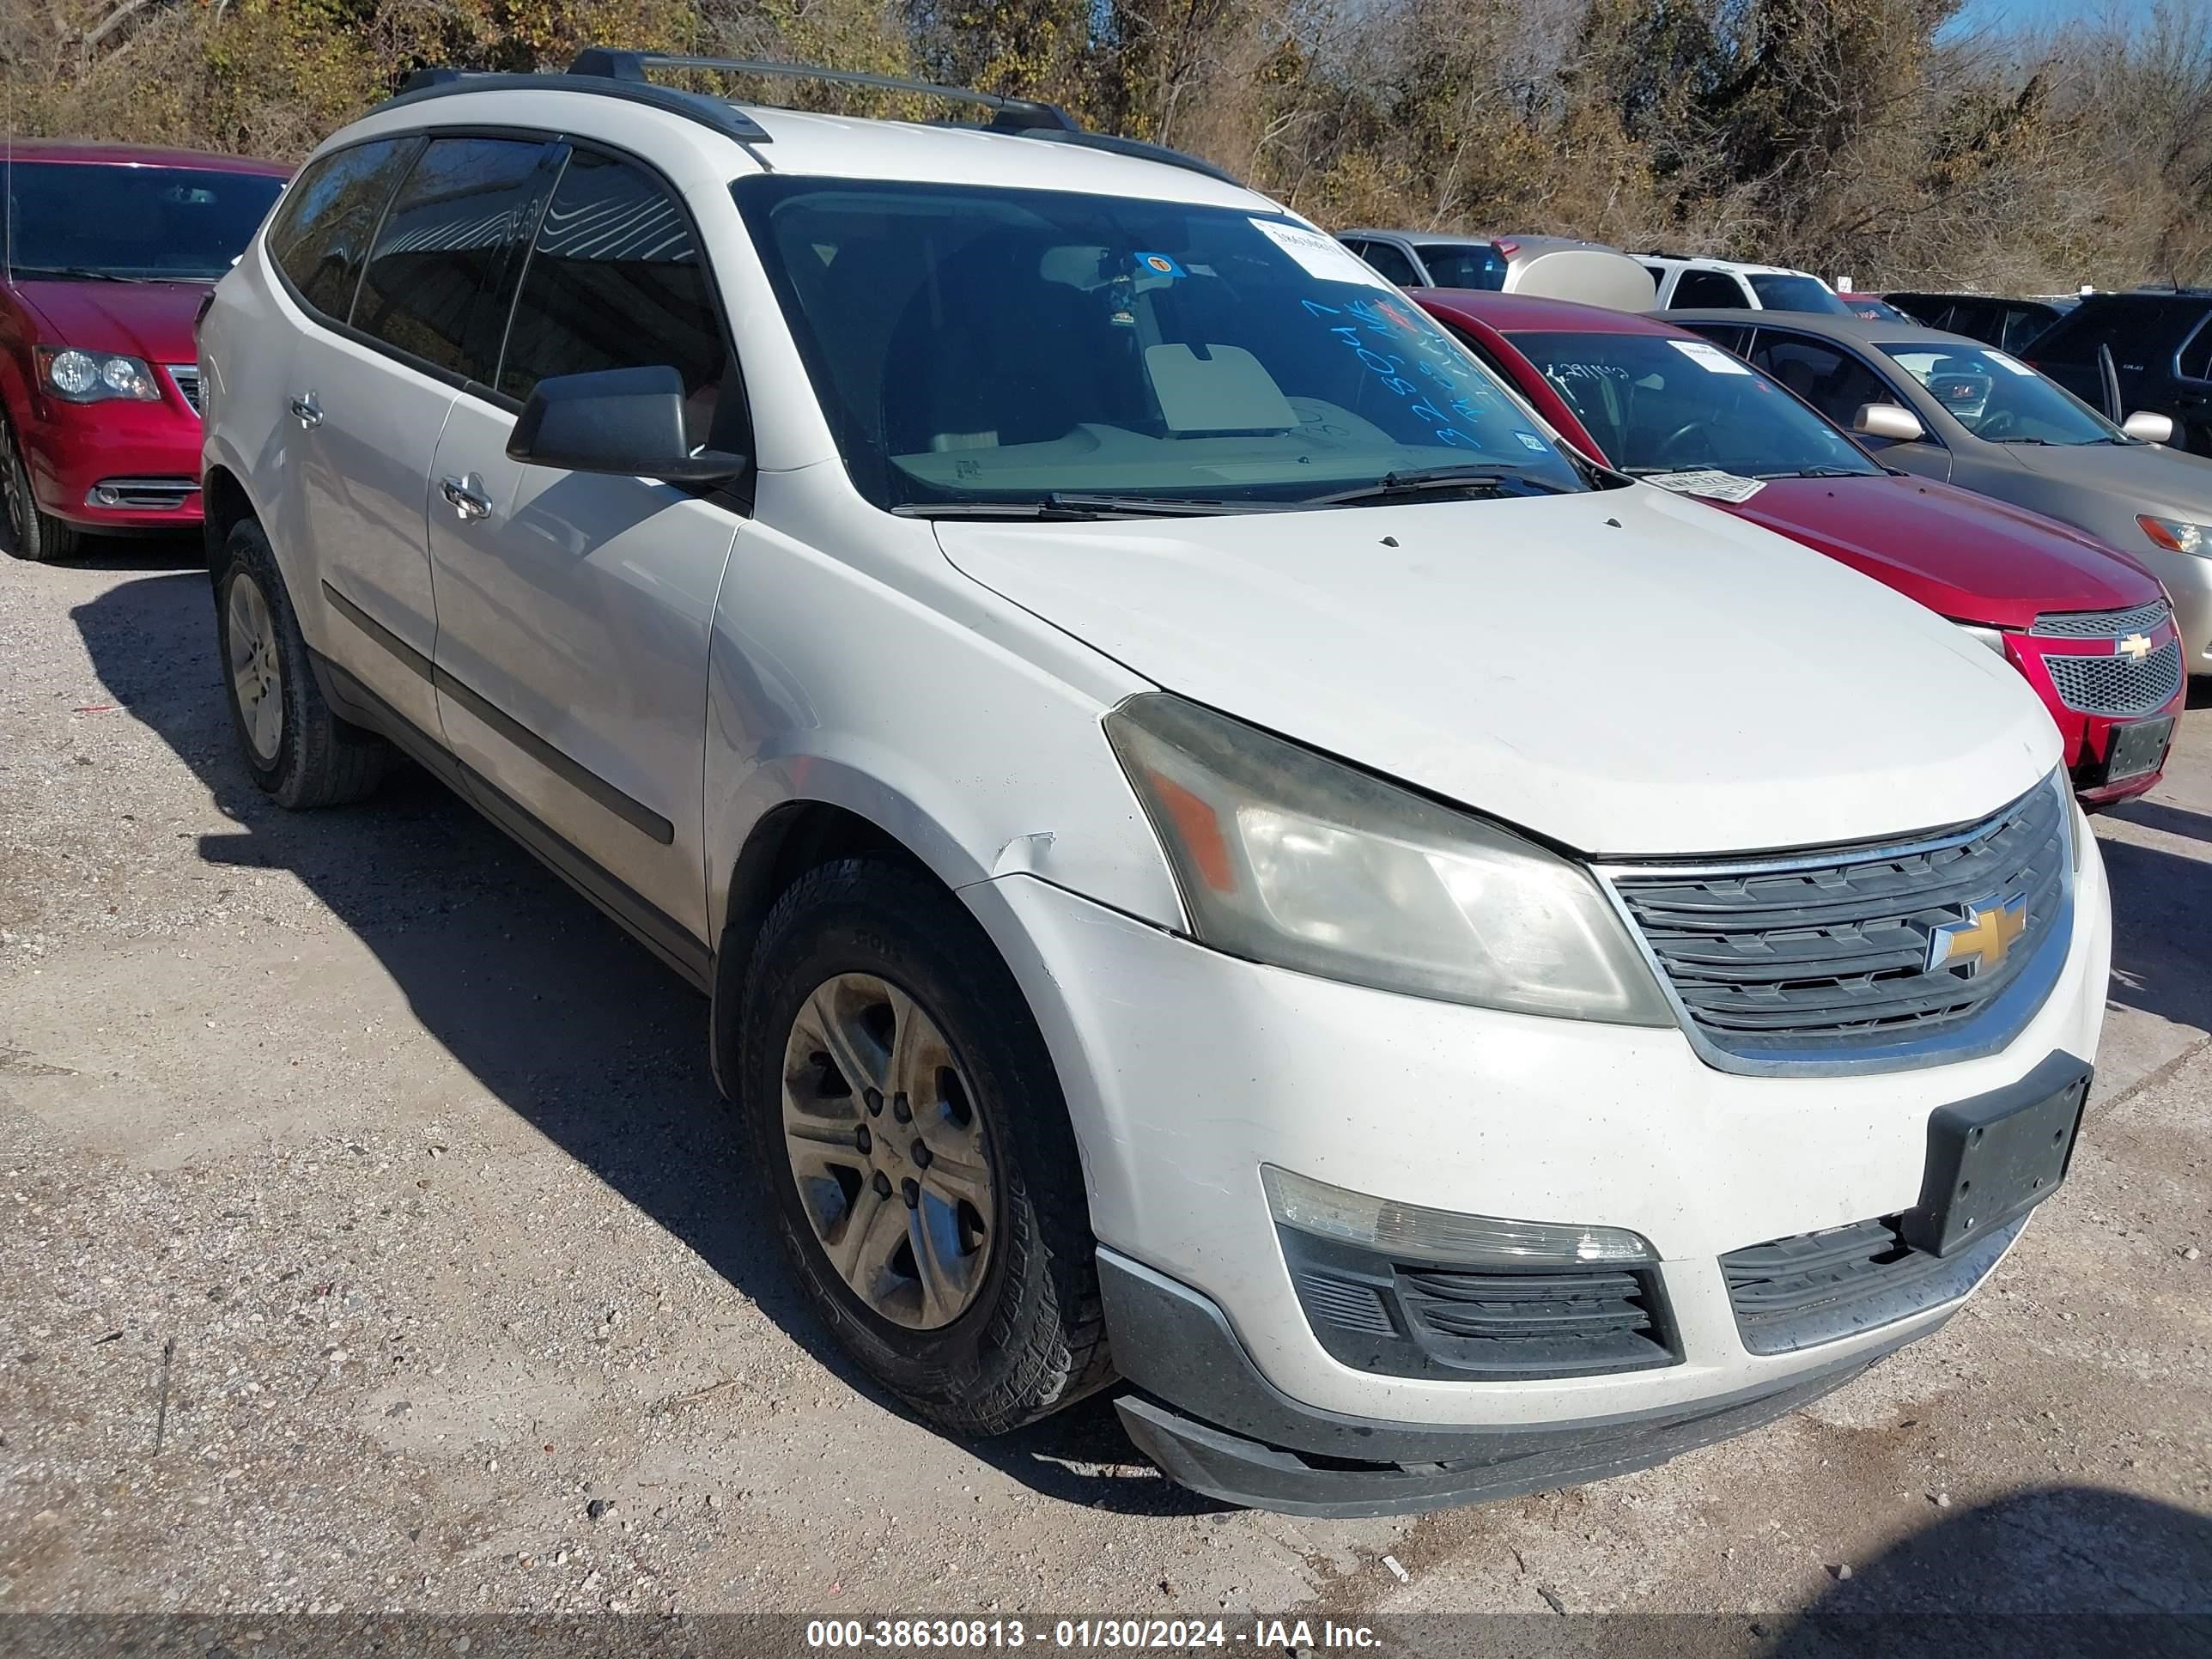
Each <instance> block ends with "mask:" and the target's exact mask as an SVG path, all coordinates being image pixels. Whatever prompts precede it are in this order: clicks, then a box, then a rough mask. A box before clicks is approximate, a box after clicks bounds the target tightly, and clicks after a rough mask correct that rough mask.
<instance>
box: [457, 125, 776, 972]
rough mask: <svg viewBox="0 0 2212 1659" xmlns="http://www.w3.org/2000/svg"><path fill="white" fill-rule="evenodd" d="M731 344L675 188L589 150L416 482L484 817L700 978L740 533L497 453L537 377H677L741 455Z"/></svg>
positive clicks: (714, 503) (646, 497) (700, 512)
mask: <svg viewBox="0 0 2212 1659" xmlns="http://www.w3.org/2000/svg"><path fill="white" fill-rule="evenodd" d="M726 342H727V335H726V331H725V330H724V328H723V325H722V321H721V316H720V308H719V307H718V305H717V304H716V301H715V299H714V287H713V282H712V278H711V276H710V274H709V272H708V270H707V268H706V265H705V263H704V260H703V257H702V254H701V253H700V252H699V247H698V241H697V238H696V235H695V234H694V233H693V230H692V228H691V223H690V218H689V217H688V216H687V215H686V213H685V211H684V207H683V205H682V204H681V202H680V201H679V199H678V197H676V195H675V194H674V192H673V191H671V190H670V189H669V188H668V187H667V186H666V185H665V184H664V183H663V182H662V181H661V180H659V179H658V178H656V177H655V176H654V175H653V174H652V173H648V172H647V171H646V170H645V169H644V168H642V167H639V166H638V165H636V164H635V163H634V162H630V161H624V160H620V159H617V158H616V157H612V156H608V155H600V154H599V153H597V152H594V151H592V150H590V149H582V148H579V149H576V150H575V151H574V153H573V154H572V155H570V156H569V157H568V163H567V167H566V169H565V171H564V172H563V173H562V175H561V177H560V179H559V182H558V184H557V185H556V188H555V189H554V191H553V194H552V197H551V200H550V204H549V205H548V207H547V209H546V211H545V214H544V219H543V222H542V223H541V225H540V226H539V228H538V238H537V241H536V243H535V245H534V246H532V250H531V252H530V257H529V260H528V263H527V264H526V267H525V270H524V274H523V278H522V282H521V284H520V293H519V295H518V296H517V298H516V301H515V305H514V315H513V323H512V325H510V327H509V328H508V330H507V339H506V350H505V355H504V357H503V359H502V361H501V366H500V370H499V374H498V376H497V379H496V380H495V382H494V384H493V386H492V388H489V389H482V388H480V389H475V390H471V391H470V392H465V393H464V394H463V395H462V397H461V398H460V399H459V402H458V403H457V404H455V406H454V408H453V413H452V415H451V416H450V417H449V418H448V419H447V422H446V427H445V430H444V433H443V434H442V435H441V437H440V439H439V441H438V446H437V456H436V459H435V463H434V464H433V465H432V466H431V468H430V470H429V471H430V485H431V492H432V499H431V507H430V559H431V565H432V568H433V570H434V572H435V578H436V582H437V591H438V613H439V623H440V626H439V633H438V648H437V670H438V685H439V707H440V714H441V718H442V720H443V721H444V725H445V732H446V737H447V742H448V743H449V744H451V745H452V747H453V751H454V752H455V753H456V754H457V755H458V756H459V757H460V758H461V759H462V760H463V761H464V762H465V763H467V764H468V765H469V766H470V767H471V769H473V770H474V771H475V772H476V773H477V774H478V775H480V776H481V777H482V778H483V780H485V781H487V782H488V783H489V785H490V786H491V789H492V790H493V791H495V792H496V796H495V797H494V798H491V799H487V802H486V804H487V805H488V806H489V808H491V810H493V811H495V813H499V812H504V813H510V814H511V813H512V812H513V811H514V810H515V809H520V811H521V812H523V813H526V814H527V815H528V819H529V820H530V821H531V822H528V823H520V824H517V825H516V826H515V827H517V828H518V829H520V831H521V832H522V833H524V834H525V835H526V836H529V835H532V834H537V835H539V836H542V835H543V834H544V833H545V832H550V835H551V836H554V837H557V843H556V844H554V845H552V846H550V847H544V848H543V850H545V851H546V852H547V853H548V855H549V856H550V857H552V858H553V859H554V860H555V861H556V864H559V865H561V866H562V867H563V868H564V869H566V870H568V873H569V874H570V875H571V877H572V878H574V879H577V880H579V881H580V882H581V883H582V884H586V886H589V887H592V889H593V890H594V891H595V893H596V895H597V896H599V897H600V898H601V899H602V901H603V902H610V903H611V904H613V905H615V906H617V907H618V908H622V909H623V911H624V912H625V914H626V915H627V916H628V918H629V920H630V921H632V922H633V923H635V925H636V926H637V927H639V928H640V929H641V931H642V932H644V933H646V934H647V936H648V937H649V938H651V939H653V940H654V941H655V942H656V943H657V944H658V945H660V947H661V949H662V951H663V954H664V955H667V956H670V957H672V958H674V959H676V960H677V961H678V963H679V965H687V964H688V965H690V966H693V967H696V964H697V962H698V961H699V960H701V959H702V957H701V956H700V954H699V953H701V952H703V950H704V948H705V941H706V938H707V905H706V879H705V872H706V866H705V860H704V854H703V851H702V816H703V788H704V783H703V772H704V764H705V742H706V730H705V727H706V708H707V651H708V637H709V630H710V626H711V623H712V621H713V617H714V602H715V597H716V593H717V592H718V590H719V589H720V585H721V580H722V573H723V569H724V568H725V566H726V564H727V562H728V561H729V556H730V549H731V545H732V542H733V541H734V540H735V538H736V535H737V532H738V526H739V525H740V523H741V522H742V520H741V518H740V516H739V514H738V512H737V511H736V510H735V509H734V508H733V507H732V506H731V505H729V504H727V503H726V502H725V501H723V500H722V499H721V498H720V497H718V496H715V495H709V494H702V493H701V492H698V491H696V490H692V489H682V488H678V487H676V486H673V485H670V484H665V483H657V482H654V481H653V480H649V479H644V478H629V477H606V476H601V475H595V474H584V473H572V472H562V471H553V470H550V469H548V468H544V467H538V466H530V465H523V464H521V463H520V462H517V461H513V460H510V459H507V438H508V436H509V435H510V434H511V433H512V431H513V426H514V416H515V413H516V411H517V410H519V409H520V404H521V401H522V400H523V399H524V398H526V397H527V396H528V394H529V392H531V390H532V388H533V387H534V386H536V385H537V383H538V380H541V379H544V378H546V377H548V376H550V375H555V374H581V373H586V372H588V371H592V370H596V369H606V368H635V367H641V366H647V365H654V364H669V365H672V366H674V367H675V368H677V369H678V371H679V372H680V373H681V374H683V376H684V386H685V390H686V393H687V396H688V398H689V405H690V419H691V423H692V437H693V441H694V444H695V447H696V446H702V445H706V444H707V443H708V441H709V440H710V438H711V439H712V440H713V441H714V447H717V448H732V449H738V450H740V451H742V450H744V448H746V447H747V443H746V440H745V438H744V435H743V428H744V419H745V410H744V396H743V392H742V391H741V390H740V389H739V388H738V386H737V383H736V376H735V374H734V373H733V370H732V363H733V359H732V356H731V354H730V351H729V349H728V346H727V343H726ZM499 798H504V799H499ZM541 844H542V843H541ZM576 854H581V855H582V857H583V859H585V860H588V861H589V862H588V865H586V866H577V865H576V863H575V862H574V858H575V855H576ZM610 883H611V885H610Z"/></svg>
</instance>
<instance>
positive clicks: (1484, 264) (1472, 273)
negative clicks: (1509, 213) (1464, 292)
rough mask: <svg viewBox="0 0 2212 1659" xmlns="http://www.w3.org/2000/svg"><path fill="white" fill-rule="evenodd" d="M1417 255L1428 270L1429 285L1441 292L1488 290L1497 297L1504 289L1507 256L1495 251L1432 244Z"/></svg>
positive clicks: (1490, 248)
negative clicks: (1449, 289)
mask: <svg viewBox="0 0 2212 1659" xmlns="http://www.w3.org/2000/svg"><path fill="white" fill-rule="evenodd" d="M1415 252H1418V253H1419V255H1420V256H1421V263H1422V264H1425V265H1426V266H1427V267H1428V268H1429V281H1430V282H1431V283H1434V284H1435V285H1436V286H1437V287H1438V288H1477V289H1489V290H1490V291H1492V293H1495V292H1497V291H1498V289H1502V288H1504V286H1505V256H1504V254H1502V253H1500V252H1498V250H1497V249H1496V248H1494V247H1467V246H1462V245H1460V244H1455V243H1452V242H1431V243H1428V244H1426V245H1425V246H1419V247H1418V248H1416V249H1415Z"/></svg>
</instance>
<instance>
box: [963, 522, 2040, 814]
mask: <svg viewBox="0 0 2212 1659" xmlns="http://www.w3.org/2000/svg"><path fill="white" fill-rule="evenodd" d="M937 532H938V537H939V544H941V545H942V547H943V548H944V550H945V554H946V556H947V557H949V558H950V559H951V562H953V564H954V565H955V566H956V567H957V568H959V569H960V570H962V571H963V572H964V573H966V574H968V575H969V577H970V578H972V579H973V580H975V581H977V582H979V583H981V584H982V585H983V586H986V587H988V588H990V589H992V590H994V592H998V593H1000V594H1001V595H1002V596H1004V597H1005V598H1006V599H1011V600H1012V601H1013V602H1014V603H1015V604H1017V605H1021V606H1023V607H1024V608H1025V609H1027V610H1029V611H1032V612H1034V613H1036V615H1038V616H1040V617H1044V618H1046V619H1047V620H1048V621H1050V622H1052V623H1055V624H1057V625H1058V626H1059V627H1060V628H1061V629H1065V630H1066V631H1067V632H1068V633H1070V634H1072V635H1075V636H1076V637H1077V638H1079V639H1081V640H1083V641H1086V642H1087V643H1089V644H1090V645H1091V646H1093V647H1096V648H1097V649H1098V650H1100V651H1102V652H1104V653H1107V654H1108V655H1109V656H1111V657H1113V658H1115V659H1117V660H1119V661H1121V663H1123V664H1124V665H1127V666H1128V667H1129V668H1131V669H1133V670H1134V671H1136V672H1137V673H1139V674H1141V675H1143V676H1144V677H1145V678H1147V679H1150V680H1152V681H1153V682H1154V683H1155V684H1158V685H1161V686H1163V687H1165V688H1166V689H1168V690H1172V691H1176V692H1179V693H1181V694H1182V695H1183V696H1188V697H1190V698H1192V699H1194V700H1195V701H1197V702H1202V703H1206V704H1209V705H1211V706H1212V707H1213V708H1218V709H1221V710H1223V711H1225V712H1226V713H1228V714H1234V715H1237V716H1238V717H1240V718H1242V719H1243V720H1249V721H1251V722H1252V723H1254V724H1255V725H1257V726H1265V727H1267V728H1268V729H1270V730H1272V731H1274V732H1279V733H1281V734H1283V735H1284V736H1285V737H1289V738H1295V739H1297V740H1298V741H1300V742H1303V743H1305V744H1310V745H1311V746H1313V747H1315V748H1317V749H1321V750H1326V751H1328V752H1330V753H1333V754H1335V755H1338V756H1341V757H1344V758H1346V759H1348V760H1351V761H1352V762H1355V763H1358V764H1360V765H1362V766H1364V767H1367V768H1369V769H1372V770H1375V771H1377V772H1381V773H1384V774H1387V775H1390V776H1393V777H1395V778H1399V779H1401V780H1403V781H1407V782H1408V783H1411V784H1413V785H1414V786H1416V787H1419V788H1422V789H1425V790H1427V791H1429V792H1431V793H1434V794H1437V795H1440V796H1443V797H1446V798H1448V799H1452V800H1455V801H1458V802H1461V803H1462V804H1464V805H1468V806H1469V807H1472V808H1474V809H1477V810H1479V811H1483V812H1486V813H1489V814H1492V815H1493V816H1495V817H1499V818H1502V819H1504V820H1506V821H1508V822H1510V823H1516V824H1519V825H1521V826H1522V827H1523V828H1526V829H1531V830H1534V831H1535V832H1537V833H1538V834H1540V835H1542V836H1548V837H1550V838H1552V839H1553V840H1554V841H1557V842H1563V843H1565V844H1566V845H1567V846H1570V847H1572V848H1577V849H1579V850H1581V851H1583V852H1586V853H1591V854H1676V853H1705V852H1723V851H1736V850H1747V849H1751V848H1779V847H1792V846H1802V845H1808V844H1812V843H1818V842H1838V841H1851V840H1859V839H1869V838H1874V837H1877V836H1892V835H1896V834H1898V833H1899V832H1902V831H1909V830H1916V829H1929V828H1933V827H1936V826H1938V825H1947V824H1952V823H1961V822H1964V821H1966V820H1968V819H1971V818H1974V817H1979V816H1980V815H1982V814H1984V813H1986V812H1989V811H1992V810H1994V809H1995V808H1996V807H1998V806H2001V805H2003V804H2004V803H2005V802H2007V801H2008V800H2010V799H2013V798H2014V797H2015V796H2017V795H2019V794H2021V793H2023V792H2025V791H2026V790H2027V789H2028V788H2029V787H2031V786H2032V785H2033V784H2034V783H2035V781H2037V780H2038V779H2039V778H2040V777H2042V776H2043V775H2045V773H2047V772H2048V771H2049V770H2050V769H2051V767H2052V766H2053V765H2055V764H2056V763H2057V760H2058V757H2059V742H2058V734H2057V729H2056V728H2055V727H2054V726H2052V724H2051V717H2050V716H2049V715H2048V714H2045V712H2044V710H2043V707H2042V705H2041V704H2040V703H2039V702H2037V701H2036V699H2035V697H2034V696H2033V694H2032V693H2031V692H2030V691H2029V690H2028V689H2027V684H2026V683H2025V682H2024V681H2023V680H2022V679H2021V677H2020V676H2019V675H2018V674H2017V673H2015V672H2014V671H2012V670H2011V669H2010V668H2008V667H2007V666H2006V665H2004V664H2003V663H2002V662H2000V661H1999V660H1998V659H1997V658H1996V656H1994V655H1993V654H1992V653H1990V652H1989V651H1988V650H1986V649H1985V648H1984V647H1982V646H1980V645H1978V644H1975V643H1974V642H1972V641H1970V640H1968V639H1967V638H1966V636H1965V635H1962V634H1960V632H1959V630H1958V629H1955V628H1954V627H1952V626H1951V625H1950V624H1949V623H1945V622H1943V621H1942V620H1941V619H1940V618H1938V617H1936V616H1935V615H1934V614H1933V613H1932V612H1930V611H1925V610H1923V609H1922V608H1921V607H1920V606H1918V605H1914V604H1913V603H1911V601H1909V600H1907V599H1904V598H1902V597H1901V596H1899V595H1898V594H1896V593H1894V592H1890V591H1889V590H1888V589H1887V588H1885V587H1882V586H1879V585H1877V584H1875V583H1874V582H1870V581H1869V580H1866V579H1865V578H1863V576H1861V575H1859V574H1857V572H1855V571H1852V570H1850V569H1849V568H1846V567H1845V566H1844V565H1843V564H1840V563H1838V562H1835V561H1833V560H1831V559H1827V558H1824V557H1822V556H1820V555H1818V554H1816V553H1814V552H1813V551H1811V550H1809V549H1807V548H1803V547H1801V546H1799V545H1798V544H1796V543H1795V542H1791V541H1787V540H1784V539H1783V538H1780V537H1777V536H1774V535H1772V534H1770V533H1769V532H1766V531H1764V530H1761V529H1759V528H1757V527H1756V526H1751V525H1747V524H1743V523H1741V522H1739V521H1737V520H1734V519H1731V518H1729V516H1728V515H1727V514H1725V513H1720V512H1717V511H1715V510H1713V509H1712V508H1710V507H1704V506H1701V505H1699V504H1698V503H1696V502H1694V501H1684V500H1681V499H1680V498H1678V497H1675V496H1672V495H1667V494H1665V493H1664V492H1662V491H1661V490H1657V489H1650V488H1647V487H1644V486H1638V487H1636V488H1633V489H1617V490H1607V491H1603V492H1594V493H1592V494H1589V495H1570V496H1549V497H1540V498H1532V499H1524V500H1514V501H1460V502H1431V503H1423V504H1419V505H1407V506H1394V507H1358V508H1346V509H1340V510H1336V511H1315V512H1303V513H1255V514H1249V515H1240V516H1231V517H1223V518H1214V519H1204V520H1121V521H1112V522H1105V523H1098V524H1086V525H1054V526H1042V525H1023V526H1015V525H1005V524H977V523H966V522H959V521H953V520H940V521H939V524H938V526H937Z"/></svg>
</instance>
